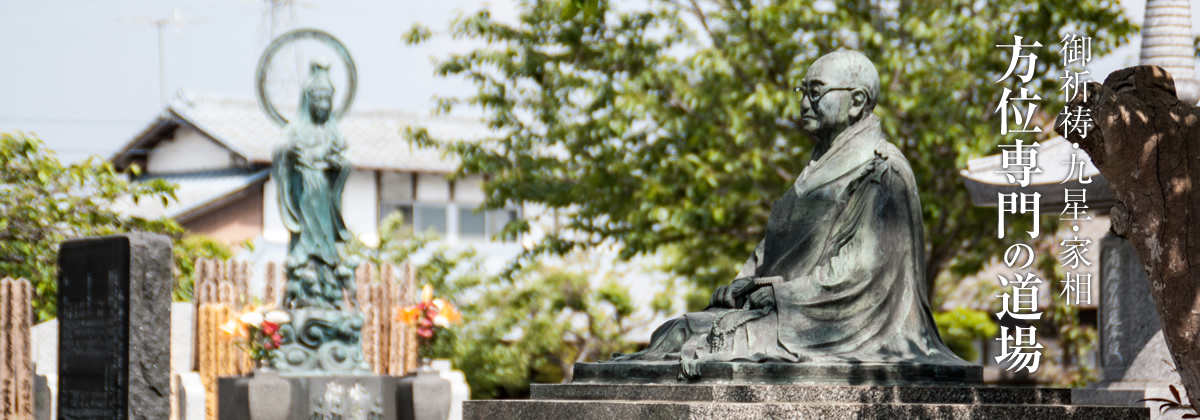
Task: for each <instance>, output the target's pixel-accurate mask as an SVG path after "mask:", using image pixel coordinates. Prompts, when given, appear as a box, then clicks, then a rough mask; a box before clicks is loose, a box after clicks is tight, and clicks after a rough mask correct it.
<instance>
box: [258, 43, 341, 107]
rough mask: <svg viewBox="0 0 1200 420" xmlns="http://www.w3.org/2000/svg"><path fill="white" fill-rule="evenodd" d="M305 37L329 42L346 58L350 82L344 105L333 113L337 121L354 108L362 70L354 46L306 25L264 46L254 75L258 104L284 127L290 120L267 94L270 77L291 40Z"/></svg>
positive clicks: (329, 44) (334, 49)
mask: <svg viewBox="0 0 1200 420" xmlns="http://www.w3.org/2000/svg"><path fill="white" fill-rule="evenodd" d="M303 39H312V40H315V41H318V42H320V43H322V44H325V45H326V46H328V47H329V48H330V49H332V50H333V51H334V52H336V53H337V55H338V58H339V59H341V61H342V65H344V66H345V67H346V84H347V86H346V89H345V93H344V94H343V96H342V107H341V109H338V110H336V111H334V113H333V114H334V118H335V119H336V120H337V121H341V120H342V118H343V117H345V116H346V113H348V112H350V105H351V104H353V103H354V95H355V94H356V93H357V92H358V70H357V69H356V68H355V67H354V58H352V57H351V56H350V50H348V49H346V46H345V45H343V44H342V42H341V41H339V40H338V39H337V38H334V36H333V35H330V34H329V33H327V32H325V31H322V30H319V29H307V28H305V29H296V30H292V31H288V32H287V33H284V34H283V35H280V36H279V37H278V38H275V40H274V41H271V45H268V46H267V49H266V50H263V54H262V57H259V59H258V67H257V69H258V70H257V71H256V72H255V75H254V94H255V97H256V98H257V99H258V106H259V107H260V108H262V110H263V112H264V113H266V114H267V118H268V119H270V120H271V122H273V123H275V125H277V126H279V127H281V128H282V127H284V126H286V125H287V124H288V120H287V118H285V117H284V116H283V115H282V114H280V113H279V111H278V110H277V109H275V104H274V103H272V102H271V98H270V97H269V96H268V94H267V83H268V80H267V78H268V77H269V73H270V69H271V63H272V62H273V61H274V58H275V56H277V55H278V54H279V53H280V52H281V51H283V49H284V48H285V47H287V46H288V45H289V44H292V43H294V42H296V41H300V40H303Z"/></svg>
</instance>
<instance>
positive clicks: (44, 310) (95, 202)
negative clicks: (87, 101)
mask: <svg viewBox="0 0 1200 420" xmlns="http://www.w3.org/2000/svg"><path fill="white" fill-rule="evenodd" d="M0 165H2V166H3V170H2V171H0V276H6V277H13V278H17V277H24V278H26V279H28V280H29V281H30V282H31V283H33V287H34V299H33V307H34V310H35V311H36V312H37V314H38V319H39V320H46V319H50V318H53V317H54V316H55V313H56V302H57V297H58V282H57V269H58V246H59V244H61V243H62V241H63V240H65V239H70V238H78V237H85V236H98V235H110V234H114V233H120V232H129V231H135V230H136V231H145V232H158V233H166V234H178V233H180V232H181V231H182V229H181V228H180V227H179V225H178V224H177V223H175V222H174V221H172V220H168V219H157V220H146V219H142V218H138V217H131V216H128V215H124V214H121V213H119V212H116V211H114V210H112V204H113V203H114V202H117V201H118V200H121V199H126V198H131V199H133V200H135V201H137V200H140V199H155V200H162V201H163V204H164V205H166V203H167V202H168V200H169V199H173V198H174V191H175V189H174V186H173V185H172V184H170V183H167V182H166V181H163V180H151V181H147V182H136V183H135V182H129V181H128V180H126V178H125V177H124V175H122V174H121V173H118V172H117V171H116V170H115V169H113V166H112V165H111V164H109V163H108V162H104V161H102V160H100V159H99V158H96V157H93V158H90V159H88V160H86V161H83V162H79V163H72V164H69V165H64V164H63V163H62V162H59V160H58V158H56V157H54V153H53V152H52V151H49V150H46V149H45V148H44V146H43V144H42V141H41V140H39V139H38V138H37V137H35V136H32V135H29V134H25V133H20V132H18V133H3V134H0ZM134 171H135V172H134V173H135V174H136V173H137V172H136V169H135V170H134Z"/></svg>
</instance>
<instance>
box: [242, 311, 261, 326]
mask: <svg viewBox="0 0 1200 420" xmlns="http://www.w3.org/2000/svg"><path fill="white" fill-rule="evenodd" d="M239 319H240V320H241V321H242V323H243V324H246V325H250V326H253V327H254V328H262V323H263V315H262V314H260V313H258V312H246V313H244V314H242V317H241V318H239Z"/></svg>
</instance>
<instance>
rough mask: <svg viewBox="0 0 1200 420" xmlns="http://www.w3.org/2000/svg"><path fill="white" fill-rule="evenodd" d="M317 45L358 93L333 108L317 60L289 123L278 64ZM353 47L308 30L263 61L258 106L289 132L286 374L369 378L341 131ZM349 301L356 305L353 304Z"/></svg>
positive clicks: (279, 166)
mask: <svg viewBox="0 0 1200 420" xmlns="http://www.w3.org/2000/svg"><path fill="white" fill-rule="evenodd" d="M301 38H312V39H316V40H318V41H323V42H325V43H326V44H327V45H329V46H330V47H332V48H333V49H334V50H335V51H336V52H337V53H338V54H339V55H341V58H342V62H343V63H344V64H345V65H346V68H347V72H348V74H349V76H350V77H349V79H350V86H349V87H348V90H349V91H348V93H347V94H346V96H345V100H344V102H343V105H342V108H341V109H340V110H337V111H336V112H335V110H334V108H333V95H334V87H333V84H332V83H331V82H330V80H329V68H330V62H329V61H327V60H324V59H316V60H313V61H312V63H311V64H310V67H309V75H308V79H307V82H306V83H305V85H304V88H303V90H302V91H301V92H300V106H299V107H298V109H297V110H296V117H295V118H293V119H292V121H290V122H289V121H287V120H285V119H284V118H283V117H282V116H281V115H280V114H279V113H278V112H277V111H276V110H275V107H274V105H272V104H271V102H270V99H269V98H268V97H267V95H266V89H265V85H266V80H265V79H266V75H267V70H268V68H269V66H270V63H271V59H272V58H273V57H274V55H275V54H276V53H277V52H278V51H280V50H281V49H282V47H283V46H284V45H286V44H287V43H288V42H291V41H294V40H297V39H301ZM353 63H354V62H353V60H352V59H351V58H350V54H349V52H348V51H347V50H346V48H345V46H343V45H342V44H341V42H339V41H338V40H337V39H335V38H333V37H332V36H330V35H329V34H326V33H324V32H321V31H316V30H311V29H301V30H296V31H292V32H288V33H286V34H283V35H281V36H280V37H279V38H277V39H276V40H275V41H273V42H272V43H271V45H270V46H269V47H267V50H266V51H265V52H264V53H263V57H262V59H261V60H260V62H259V67H258V90H257V94H258V99H259V104H260V105H261V106H262V108H263V110H264V111H265V112H266V113H267V116H268V117H269V118H270V119H271V120H272V121H274V122H275V123H276V124H278V125H281V126H283V132H282V135H281V138H280V139H279V143H278V144H277V145H276V147H275V150H274V153H273V154H272V168H271V177H272V178H273V179H274V180H275V183H276V186H277V188H278V192H279V214H280V217H281V218H282V219H283V224H284V226H286V227H287V229H288V231H289V232H290V233H291V240H290V241H289V242H288V253H287V259H286V266H287V285H286V287H285V295H284V299H283V306H284V308H286V309H288V310H290V311H291V313H292V323H291V324H287V325H284V326H283V327H281V328H280V331H281V334H282V335H283V337H284V339H283V345H282V346H281V347H280V349H279V350H276V352H278V353H277V354H276V356H277V357H275V358H274V364H275V366H276V367H278V368H280V369H281V370H283V371H285V372H315V371H320V372H365V371H366V370H367V367H366V364H365V363H364V362H363V357H362V349H361V346H360V345H359V338H360V333H361V331H362V322H363V317H362V314H361V313H360V312H358V311H352V310H351V309H352V308H348V307H345V306H346V305H344V304H343V302H345V301H347V300H348V301H350V302H354V301H355V299H354V298H353V297H354V294H355V282H354V269H355V267H356V266H357V265H358V258H357V257H354V256H348V255H346V249H345V245H346V241H347V240H350V239H351V236H350V235H351V233H350V231H349V230H347V229H346V223H345V221H344V220H343V219H342V190H343V189H344V188H345V186H346V179H347V178H348V177H349V176H350V171H351V169H352V167H351V165H350V161H349V159H348V158H347V150H346V139H345V137H343V136H342V132H341V130H340V129H338V124H337V123H338V120H339V119H340V118H341V117H342V116H343V115H345V113H346V111H347V110H348V109H349V107H350V103H351V101H353V98H354V90H355V86H354V80H355V69H354V65H353ZM346 297H349V299H345V298H346Z"/></svg>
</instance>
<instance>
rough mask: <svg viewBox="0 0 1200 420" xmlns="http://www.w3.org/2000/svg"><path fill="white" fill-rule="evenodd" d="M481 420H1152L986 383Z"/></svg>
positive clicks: (592, 403) (491, 413) (588, 399)
mask: <svg viewBox="0 0 1200 420" xmlns="http://www.w3.org/2000/svg"><path fill="white" fill-rule="evenodd" d="M463 412H464V418H465V419H470V420H483V419H497V420H505V419H576V420H589V419H597V420H599V419H732V418H770V419H972V420H989V419H995V420H1009V419H1026V420H1037V419H1047V420H1070V419H1080V420H1095V419H1106V420H1124V419H1129V420H1133V419H1149V418H1150V410H1149V409H1146V408H1134V407H1102V406H1080V405H1072V404H1071V390H1069V389H1045V388H989V387H980V386H958V387H948V386H814V385H716V384H713V385H709V384H685V385H668V384H645V385H632V384H563V385H533V389H532V395H531V399H529V400H491V401H467V402H466V403H464V404H463Z"/></svg>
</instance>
